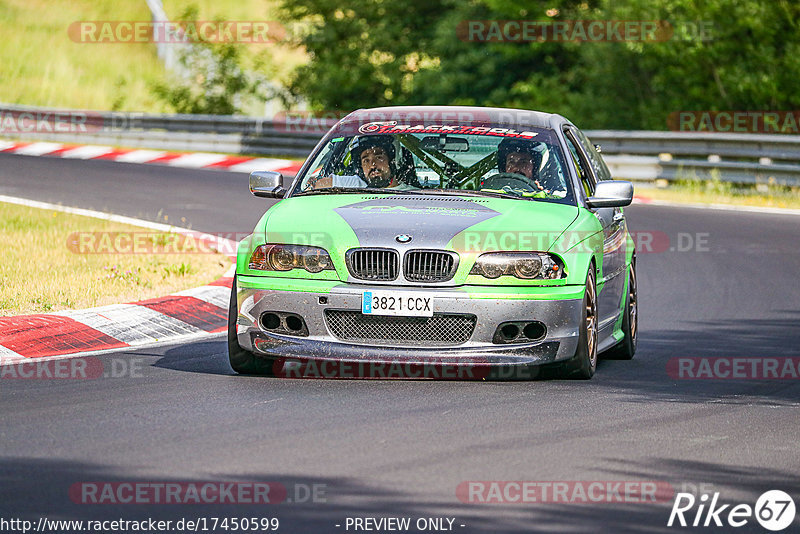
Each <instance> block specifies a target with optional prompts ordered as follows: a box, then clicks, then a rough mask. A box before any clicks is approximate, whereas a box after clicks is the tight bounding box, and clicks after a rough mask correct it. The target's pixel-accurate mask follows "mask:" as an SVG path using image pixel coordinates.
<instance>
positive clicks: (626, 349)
mask: <svg viewBox="0 0 800 534" xmlns="http://www.w3.org/2000/svg"><path fill="white" fill-rule="evenodd" d="M622 314H623V315H622V333H623V334H624V335H625V338H624V339H623V340H622V341H620V342H619V343H617V344H616V345H614V347H612V348H611V349H610V350H609V351H608V352H607V353H606V354H604V357H606V358H608V359H610V360H630V359H631V358H633V355H634V353H635V352H636V336H637V335H638V333H639V309H638V297H637V294H636V260H635V258H634V260H633V261H632V262H631V268H630V273H629V274H628V293H627V294H626V295H625V309H624V310H623V312H622Z"/></svg>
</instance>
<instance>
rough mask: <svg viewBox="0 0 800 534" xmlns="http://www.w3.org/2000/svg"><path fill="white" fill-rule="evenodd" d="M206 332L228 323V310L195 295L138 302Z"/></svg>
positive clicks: (171, 296)
mask: <svg viewBox="0 0 800 534" xmlns="http://www.w3.org/2000/svg"><path fill="white" fill-rule="evenodd" d="M137 304H138V305H140V306H144V307H147V308H150V309H151V310H155V311H157V312H159V313H163V314H164V315H167V316H169V317H173V318H175V319H178V320H180V321H183V322H184V323H187V324H190V325H192V326H194V327H196V328H199V329H201V330H205V331H206V332H213V331H214V330H218V329H219V328H221V327H223V326H227V325H228V310H227V307H226V308H220V307H219V306H214V305H213V304H209V303H208V302H203V301H202V300H200V299H197V298H194V297H176V296H173V295H170V296H168V297H161V298H157V299H150V300H144V301H141V302H138V303H137Z"/></svg>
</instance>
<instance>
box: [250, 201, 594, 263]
mask: <svg viewBox="0 0 800 534" xmlns="http://www.w3.org/2000/svg"><path fill="white" fill-rule="evenodd" d="M577 215H578V209H577V208H576V207H575V206H567V205H563V204H556V203H552V202H544V201H535V200H514V199H503V198H492V197H471V196H453V195H442V196H432V195H368V194H364V195H361V194H356V195H353V194H350V195H311V196H302V197H293V198H289V199H285V200H282V201H280V202H279V203H277V204H276V205H275V206H273V207H272V208H271V209H270V210H269V212H268V216H267V217H265V218H264V219H263V223H264V227H263V229H261V230H262V231H263V232H264V233H265V237H266V242H267V243H298V244H309V245H316V246H322V247H324V248H326V249H327V250H329V252H331V253H332V254H334V255H337V256H338V255H339V254H337V253H336V251H339V253H343V252H344V251H345V250H347V249H350V248H353V247H392V248H400V247H402V248H426V249H427V248H434V249H449V250H456V251H459V252H462V251H464V252H470V251H476V250H547V248H549V247H550V246H551V244H552V243H553V242H554V241H555V239H556V238H557V237H558V236H559V235H560V234H561V233H562V232H563V231H564V230H565V229H566V228H567V227H568V226H569V225H570V224H571V223H572V222H573V221H574V220H575V218H576V217H577ZM409 237H410V240H409V241H407V242H404V241H405V240H406V239H408V238H409ZM531 239H536V246H535V247H532V245H531V241H530V240H531ZM476 246H477V247H479V248H478V249H476V248H475V247H476Z"/></svg>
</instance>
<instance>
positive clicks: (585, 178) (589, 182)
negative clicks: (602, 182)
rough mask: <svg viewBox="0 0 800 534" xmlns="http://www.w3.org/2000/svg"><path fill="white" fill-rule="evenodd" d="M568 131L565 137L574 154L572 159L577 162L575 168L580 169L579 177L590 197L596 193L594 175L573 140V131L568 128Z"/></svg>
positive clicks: (571, 152) (571, 153)
mask: <svg viewBox="0 0 800 534" xmlns="http://www.w3.org/2000/svg"><path fill="white" fill-rule="evenodd" d="M566 133H567V135H566V136H565V138H566V140H567V146H568V147H569V153H570V155H571V156H572V160H573V161H574V162H575V168H577V169H578V178H579V179H580V181H581V185H582V186H583V191H584V193H586V196H587V197H590V196H592V195H593V194H594V177H593V175H592V172H591V171H590V170H589V169H588V168H587V166H586V165H587V163H586V159H585V158H586V157H585V156H584V155H583V154H582V153H581V151H580V149H579V148H578V146H577V144H576V143H575V141H574V140H573V136H572V135H571V131H569V130H568V131H567V132H566Z"/></svg>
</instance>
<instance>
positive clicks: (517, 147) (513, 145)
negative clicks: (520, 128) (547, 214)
mask: <svg viewBox="0 0 800 534" xmlns="http://www.w3.org/2000/svg"><path fill="white" fill-rule="evenodd" d="M541 163H542V154H541V152H539V151H538V150H536V149H535V148H534V147H533V144H532V143H531V142H530V141H525V140H522V139H503V141H501V142H500V144H499V145H498V146H497V168H498V169H499V170H500V172H501V173H512V174H521V175H522V176H524V177H525V178H527V179H528V180H530V181H531V185H533V186H535V187H536V188H538V189H540V190H546V188H545V186H544V185H542V184H541V183H539V180H538V176H537V171H538V169H539V166H540V165H541Z"/></svg>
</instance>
